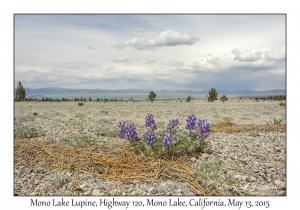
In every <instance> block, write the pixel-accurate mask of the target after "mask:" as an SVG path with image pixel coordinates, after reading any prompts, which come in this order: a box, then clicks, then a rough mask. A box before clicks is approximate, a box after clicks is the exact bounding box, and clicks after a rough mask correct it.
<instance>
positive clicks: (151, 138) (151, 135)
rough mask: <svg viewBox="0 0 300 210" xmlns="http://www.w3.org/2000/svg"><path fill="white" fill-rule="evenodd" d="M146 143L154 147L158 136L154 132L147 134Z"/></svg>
mask: <svg viewBox="0 0 300 210" xmlns="http://www.w3.org/2000/svg"><path fill="white" fill-rule="evenodd" d="M145 141H146V143H147V144H149V145H153V144H154V143H156V136H155V134H154V132H153V131H148V132H146V134H145Z"/></svg>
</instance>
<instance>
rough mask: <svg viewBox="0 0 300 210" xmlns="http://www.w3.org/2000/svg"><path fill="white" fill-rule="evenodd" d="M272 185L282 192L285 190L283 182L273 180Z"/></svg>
mask: <svg viewBox="0 0 300 210" xmlns="http://www.w3.org/2000/svg"><path fill="white" fill-rule="evenodd" d="M274 184H275V185H276V186H278V187H279V188H280V189H282V190H284V189H285V188H286V187H285V184H284V182H282V181H280V180H274Z"/></svg>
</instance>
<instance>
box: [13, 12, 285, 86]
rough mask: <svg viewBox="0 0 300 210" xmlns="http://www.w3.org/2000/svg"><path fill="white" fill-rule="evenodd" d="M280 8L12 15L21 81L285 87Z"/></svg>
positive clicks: (32, 83) (29, 83)
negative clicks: (231, 11) (227, 12)
mask: <svg viewBox="0 0 300 210" xmlns="http://www.w3.org/2000/svg"><path fill="white" fill-rule="evenodd" d="M285 18H286V17H285V15H15V16H14V29H15V30H14V37H15V40H14V41H15V46H14V47H15V51H14V55H15V65H14V67H15V75H14V76H15V82H16V84H17V82H18V81H21V82H22V84H23V86H24V87H25V88H42V87H61V88H81V89H95V88H101V89H132V88H134V89H151V90H161V89H184V90H187V89H188V90H199V91H201V90H208V89H209V88H211V87H215V88H216V89H217V90H218V89H219V90H243V89H252V90H270V89H285V76H286V69H285V59H286V57H285V55H286V52H285V47H286V45H285V44H286V37H285V27H286V25H285Z"/></svg>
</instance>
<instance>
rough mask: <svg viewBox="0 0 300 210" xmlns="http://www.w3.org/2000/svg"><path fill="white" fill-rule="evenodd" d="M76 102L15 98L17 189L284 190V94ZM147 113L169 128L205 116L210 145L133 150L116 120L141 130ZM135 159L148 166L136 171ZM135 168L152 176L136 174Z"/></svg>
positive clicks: (35, 191) (213, 192) (83, 191)
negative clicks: (168, 151) (170, 152)
mask: <svg viewBox="0 0 300 210" xmlns="http://www.w3.org/2000/svg"><path fill="white" fill-rule="evenodd" d="M77 104H78V102H59V103H58V102H17V103H15V116H14V118H15V120H14V135H15V151H14V152H15V170H14V174H15V177H14V192H15V194H18V195H148V196H149V195H281V194H282V193H283V192H284V191H286V133H285V123H286V121H285V119H286V107H285V106H279V101H260V102H254V101H253V100H249V99H243V101H242V100H239V99H236V98H235V99H231V98H229V100H228V101H227V102H225V103H222V102H220V101H215V102H213V103H209V102H207V101H206V100H192V101H191V102H190V103H188V102H185V101H182V102H181V101H180V100H159V101H154V102H153V103H151V102H149V101H138V102H132V101H129V102H106V103H104V102H86V103H84V105H83V106H78V105H77ZM102 110H105V111H107V113H108V114H105V113H102V112H101V111H102ZM148 113H153V114H154V119H155V121H156V123H157V127H158V131H159V130H162V129H165V127H166V125H167V124H168V122H169V120H170V119H171V118H175V117H176V118H178V120H179V128H178V129H181V130H185V129H184V128H185V120H186V118H187V116H188V115H189V114H190V113H193V114H195V115H196V117H197V118H206V119H207V120H208V122H210V124H211V129H212V132H211V133H210V135H209V136H208V137H207V139H206V140H205V141H207V143H208V145H209V148H208V149H207V150H205V151H203V152H201V153H193V154H189V155H186V156H184V157H181V158H179V159H178V158H177V159H176V160H165V159H162V160H155V159H153V158H152V159H148V162H143V161H144V160H140V159H139V156H138V155H134V154H131V153H130V150H129V149H128V147H127V143H128V142H127V140H124V139H120V138H119V137H118V135H119V134H118V127H117V124H118V122H119V121H126V122H133V123H134V124H135V126H136V128H137V133H138V135H139V136H141V135H143V134H144V133H145V126H144V125H145V117H146V115H147V114H148ZM220 122H223V124H222V123H220ZM76 139H84V141H85V142H87V145H86V146H85V148H84V149H82V148H81V149H78V147H76V145H72V144H70V142H71V143H72V142H74V141H75V140H76ZM158 141H161V140H160V139H158ZM91 148H92V149H91ZM70 151H72V152H70ZM68 152H69V153H68ZM67 153H68V155H67ZM64 158H69V159H68V160H67V159H64ZM71 159H72V160H71ZM133 159H134V161H133ZM93 160H94V162H97V161H98V163H97V164H98V165H97V164H96V166H97V167H98V168H97V167H96V166H95V167H94V166H93V167H94V168H93V170H92V169H91V168H89V169H88V170H89V171H88V170H87V169H84V163H87V162H89V163H90V162H91V161H93ZM109 160H113V161H109ZM131 160H132V161H131ZM122 161H123V162H122ZM172 161H173V162H172ZM71 162H72V164H70V163H71ZM100 162H101V164H102V165H101V164H100ZM80 163H81V164H80ZM114 163H115V165H118V164H117V163H120V164H119V165H118V167H121V165H122V164H123V165H126V167H127V168H129V169H130V170H129V169H128V170H125V169H124V170H123V173H124V174H126V173H128V176H125V175H123V176H121V175H120V173H119V172H118V170H117V169H116V168H114V167H115V166H114V167H113V166H112V165H113V164H114ZM105 164H106V165H105ZM134 165H135V167H137V168H139V169H141V168H143V167H142V166H145V169H144V171H141V170H138V171H136V170H137V169H136V168H135V167H134ZM172 165H173V166H174V165H176V167H177V169H176V170H177V171H176V170H175V169H174V168H172ZM100 166H101V167H102V168H101V170H102V169H103V168H104V169H103V171H101V170H100V169H99V167H100ZM146 166H147V167H146ZM105 167H106V168H109V167H111V169H110V170H105ZM112 168H114V170H115V169H116V170H115V171H114V170H113V169H112ZM163 168H165V169H168V170H163ZM179 169H180V170H179ZM99 170H100V171H99ZM136 173H141V176H144V175H143V173H145V174H148V175H149V177H147V179H144V178H139V177H138V176H137V177H136V178H130V176H131V175H132V174H136ZM152 174H153V176H152ZM95 175H97V176H95ZM132 177H134V176H132ZM144 177H145V176H144Z"/></svg>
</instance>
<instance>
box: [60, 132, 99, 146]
mask: <svg viewBox="0 0 300 210" xmlns="http://www.w3.org/2000/svg"><path fill="white" fill-rule="evenodd" d="M60 141H61V142H63V143H65V144H68V145H71V146H78V147H87V146H90V145H92V144H94V143H95V141H96V139H94V138H93V137H92V136H91V135H84V134H79V135H78V134H73V135H70V136H67V137H64V138H62V139H60Z"/></svg>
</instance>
